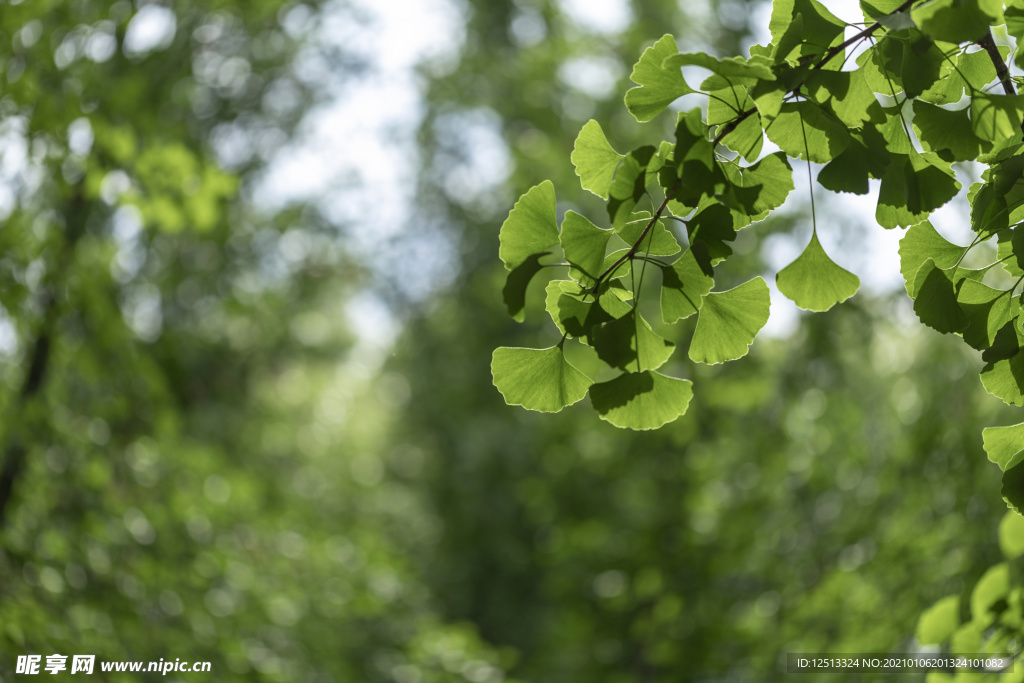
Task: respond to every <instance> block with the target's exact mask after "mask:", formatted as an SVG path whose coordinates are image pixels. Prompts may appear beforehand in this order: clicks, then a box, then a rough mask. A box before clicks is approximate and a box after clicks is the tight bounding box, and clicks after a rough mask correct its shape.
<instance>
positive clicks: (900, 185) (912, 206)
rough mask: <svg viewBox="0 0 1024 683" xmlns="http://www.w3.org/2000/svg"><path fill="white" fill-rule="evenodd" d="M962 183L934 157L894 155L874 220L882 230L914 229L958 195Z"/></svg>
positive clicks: (887, 170)
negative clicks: (901, 227)
mask: <svg viewBox="0 0 1024 683" xmlns="http://www.w3.org/2000/svg"><path fill="white" fill-rule="evenodd" d="M959 190H960V183H958V182H957V181H956V178H955V177H954V176H953V172H952V171H951V170H949V164H944V163H943V162H942V160H941V159H939V158H937V157H936V156H935V155H933V154H930V153H929V154H918V153H917V152H915V151H913V150H912V149H911V150H909V154H893V155H892V161H891V163H890V164H889V168H888V169H886V171H885V173H884V174H883V175H882V186H881V187H880V188H879V190H878V207H877V209H876V210H875V219H876V220H877V221H878V224H879V225H881V226H882V227H883V228H895V227H897V226H903V227H906V226H911V225H916V224H917V223H920V222H921V221H923V220H925V219H926V218H928V215H929V214H930V213H931V212H932V211H934V210H935V209H937V208H939V207H940V206H942V205H943V204H945V203H946V202H948V201H949V200H950V199H952V198H953V197H955V196H956V193H957V192H958V191H959Z"/></svg>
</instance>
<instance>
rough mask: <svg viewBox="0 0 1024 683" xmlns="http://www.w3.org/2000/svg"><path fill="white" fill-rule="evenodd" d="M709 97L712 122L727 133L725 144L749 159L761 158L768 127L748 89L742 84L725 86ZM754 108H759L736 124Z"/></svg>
mask: <svg viewBox="0 0 1024 683" xmlns="http://www.w3.org/2000/svg"><path fill="white" fill-rule="evenodd" d="M709 97H710V100H709V102H708V125H709V126H718V131H719V132H720V133H722V134H723V136H722V138H721V140H720V142H721V144H722V145H724V146H726V147H727V148H729V149H731V150H733V151H734V152H736V153H738V154H739V155H740V156H742V157H743V158H744V159H746V160H747V161H754V160H755V159H757V157H758V156H759V155H760V154H761V148H762V146H763V145H764V127H763V125H762V122H761V117H760V115H759V114H758V113H757V111H756V106H755V104H754V101H753V100H752V99H751V98H750V95H748V94H747V89H746V88H744V87H742V86H735V87H730V88H724V89H720V90H715V91H712V92H711V93H709ZM751 109H754V110H755V111H754V112H753V113H752V114H751V115H749V116H747V117H746V118H744V119H743V120H741V121H739V123H736V120H737V117H738V116H739V115H740V114H741V113H742V112H745V111H748V110H751ZM727 126H728V127H729V128H728V129H727V128H726V127H727Z"/></svg>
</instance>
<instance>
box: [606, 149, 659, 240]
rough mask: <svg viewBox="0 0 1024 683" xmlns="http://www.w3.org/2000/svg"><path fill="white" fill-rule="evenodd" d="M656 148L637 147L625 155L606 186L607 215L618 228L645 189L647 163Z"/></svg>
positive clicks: (631, 211) (631, 212) (653, 155)
mask: <svg viewBox="0 0 1024 683" xmlns="http://www.w3.org/2000/svg"><path fill="white" fill-rule="evenodd" d="M656 153H657V150H655V149H654V147H652V146H650V145H645V146H643V147H638V148H637V149H634V150H633V151H632V152H630V153H629V154H627V155H626V158H625V159H623V160H622V163H621V164H619V167H618V168H617V169H615V177H614V178H613V179H612V184H611V185H610V186H609V188H608V217H609V218H610V219H611V223H612V226H614V227H616V228H618V227H621V226H622V224H623V223H625V222H626V221H628V220H629V218H630V216H632V214H633V207H635V206H636V203H637V202H638V201H640V199H641V198H642V197H643V196H644V193H645V192H646V191H647V165H648V164H649V163H650V162H651V160H652V159H654V158H655V154H656Z"/></svg>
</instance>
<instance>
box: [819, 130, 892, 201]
mask: <svg viewBox="0 0 1024 683" xmlns="http://www.w3.org/2000/svg"><path fill="white" fill-rule="evenodd" d="M890 157H891V155H890V154H889V152H888V150H886V148H885V144H884V141H881V135H880V134H879V133H878V131H876V130H874V129H873V128H865V129H864V130H862V131H861V132H860V133H852V134H851V135H850V144H849V145H848V146H847V147H846V149H844V150H843V152H842V154H840V155H839V156H837V157H836V158H835V159H833V160H832V161H830V162H829V163H828V165H826V166H825V168H823V169H821V171H819V172H818V182H819V183H820V184H821V186H822V187H824V188H826V189H828V190H832V191H833V192H852V193H854V194H867V193H868V189H869V186H868V180H869V179H870V178H881V177H882V174H883V173H885V170H886V169H887V168H888V167H889V163H890Z"/></svg>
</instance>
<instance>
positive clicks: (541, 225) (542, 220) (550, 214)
mask: <svg viewBox="0 0 1024 683" xmlns="http://www.w3.org/2000/svg"><path fill="white" fill-rule="evenodd" d="M498 240H499V241H500V243H501V244H500V246H499V248H498V257H499V258H500V259H501V260H502V262H504V264H505V268H506V269H508V270H512V269H514V268H515V267H516V266H518V265H520V264H521V263H523V262H524V261H526V259H528V258H530V257H531V256H533V255H535V254H540V253H541V252H544V251H547V250H548V248H550V247H551V246H553V245H555V244H558V218H557V216H556V212H555V186H554V185H553V184H552V183H551V181H550V180H545V181H544V182H543V183H541V184H540V185H535V186H534V187H531V188H530V189H529V190H527V191H526V194H524V195H523V196H522V197H520V198H519V201H517V202H516V205H515V206H514V207H512V211H511V212H509V214H508V218H506V219H505V222H504V223H502V224H501V231H500V232H499V233H498Z"/></svg>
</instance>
